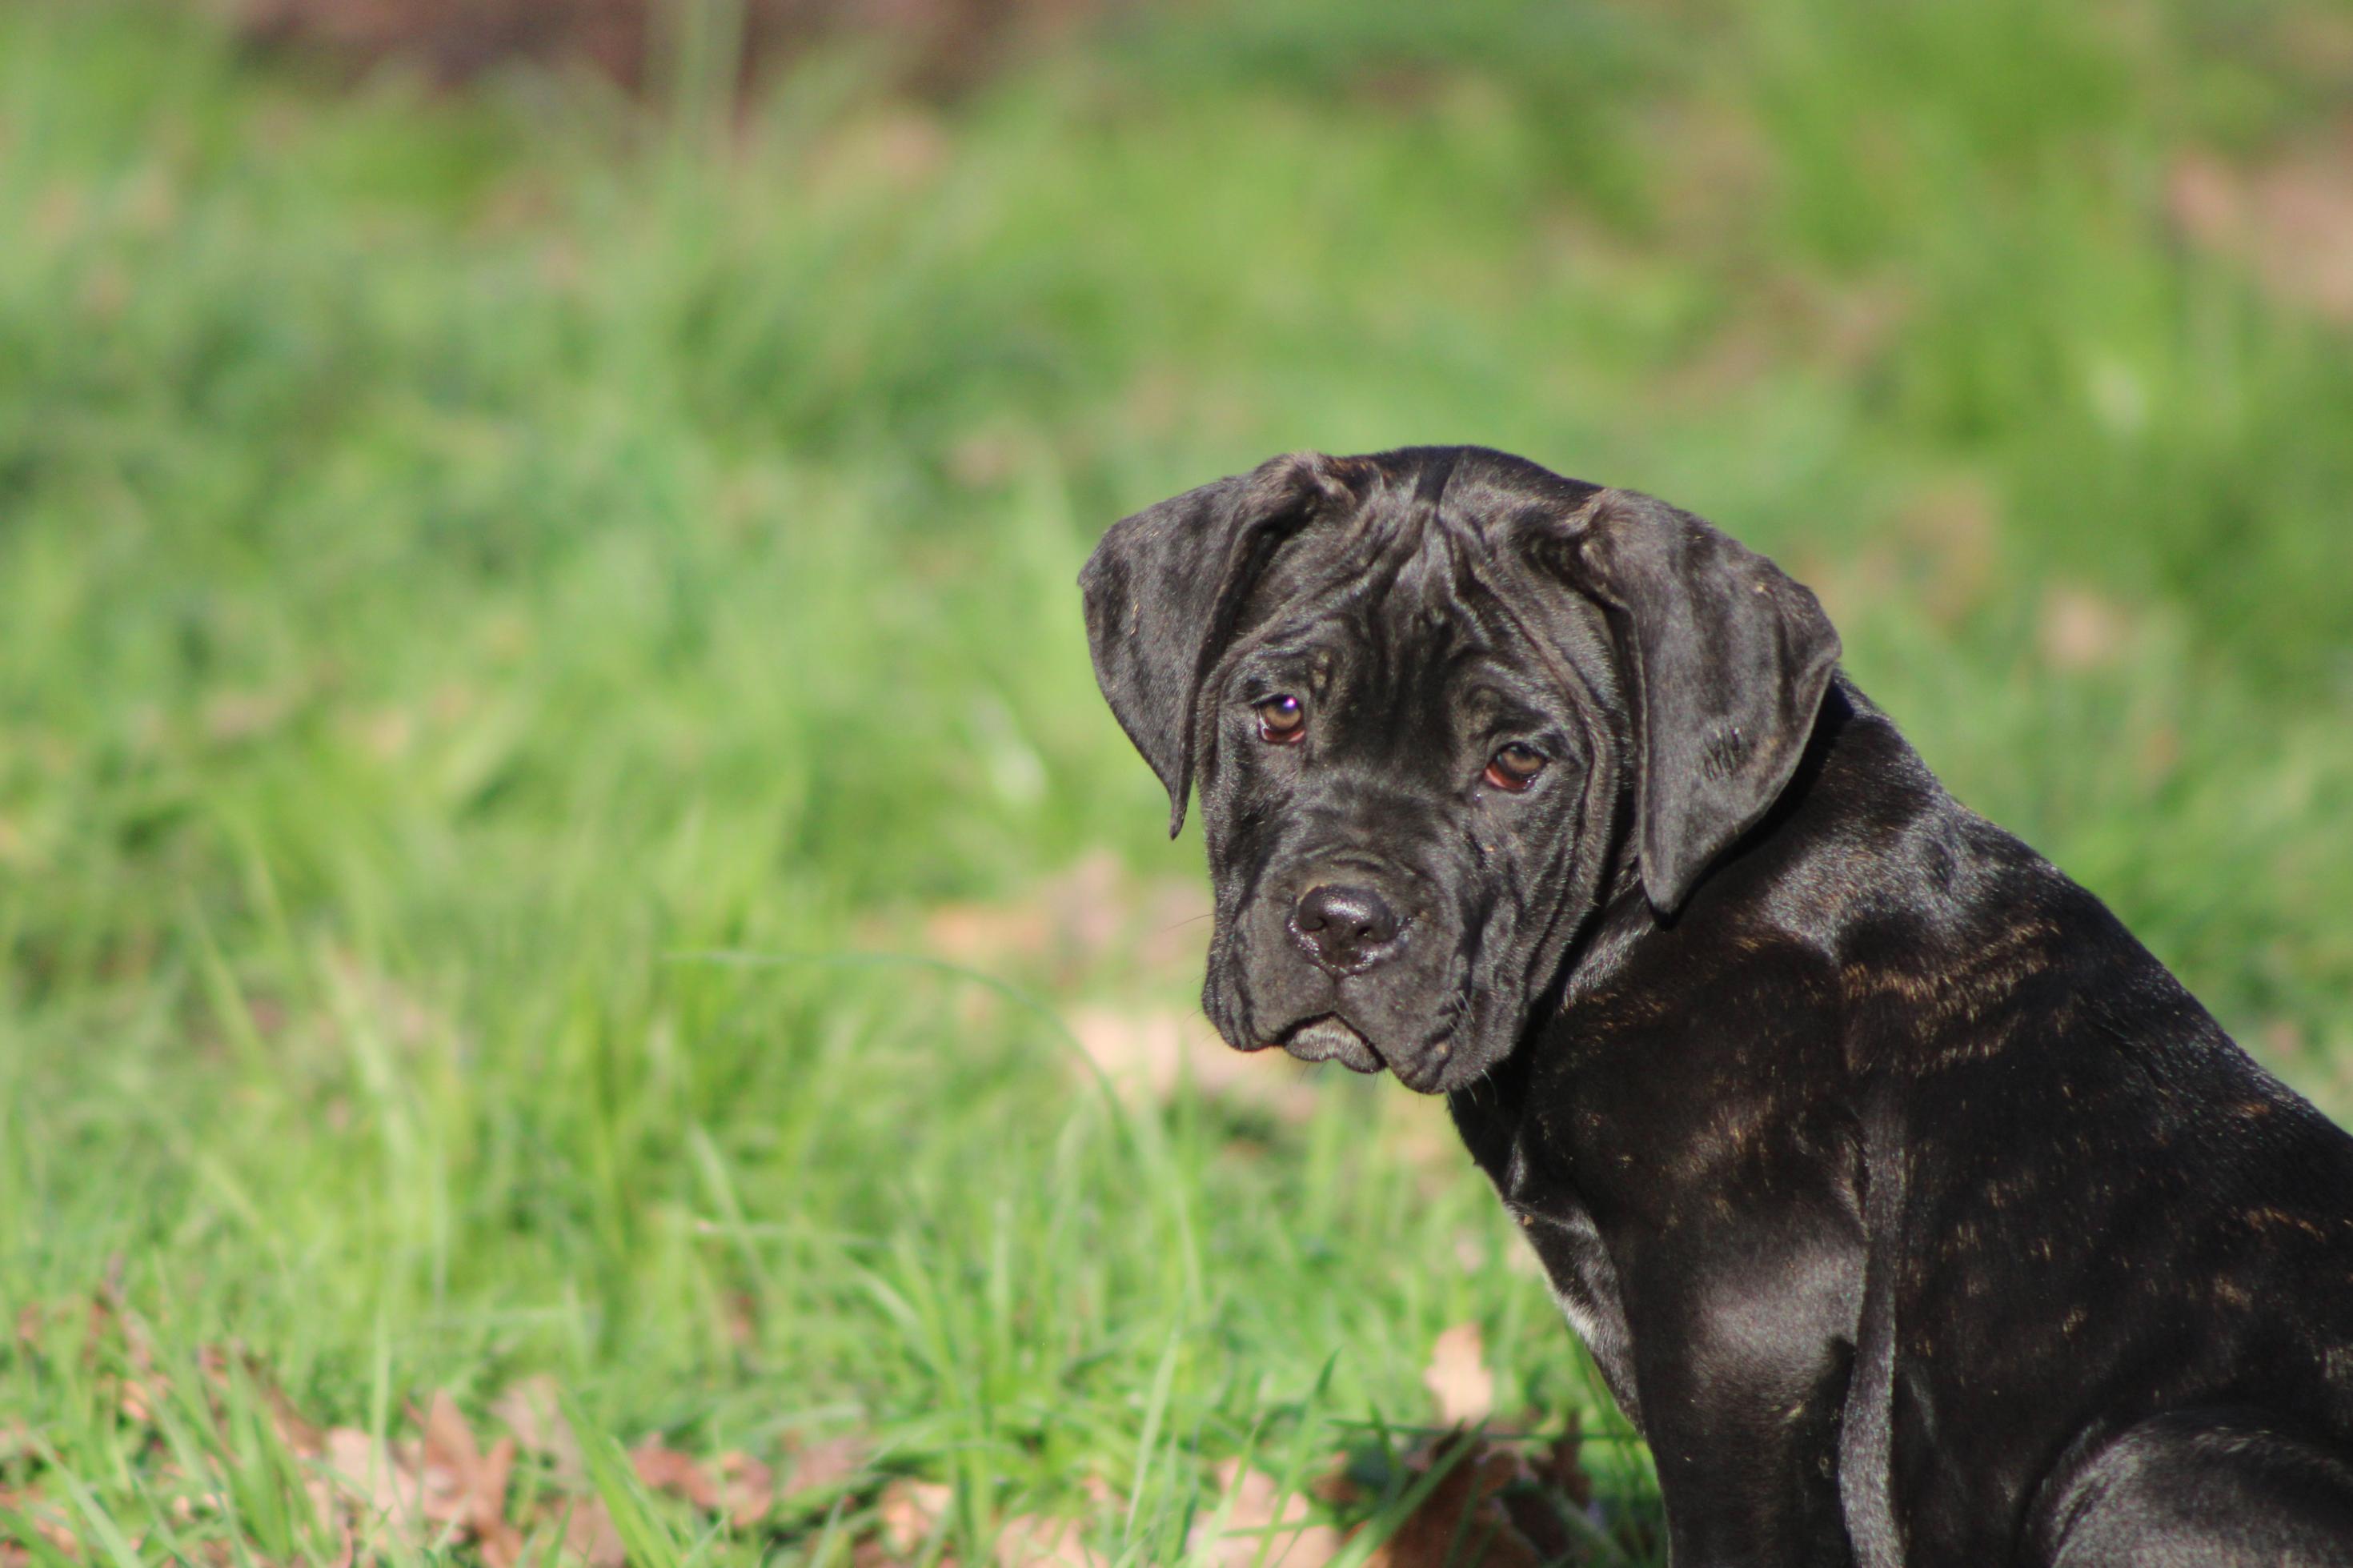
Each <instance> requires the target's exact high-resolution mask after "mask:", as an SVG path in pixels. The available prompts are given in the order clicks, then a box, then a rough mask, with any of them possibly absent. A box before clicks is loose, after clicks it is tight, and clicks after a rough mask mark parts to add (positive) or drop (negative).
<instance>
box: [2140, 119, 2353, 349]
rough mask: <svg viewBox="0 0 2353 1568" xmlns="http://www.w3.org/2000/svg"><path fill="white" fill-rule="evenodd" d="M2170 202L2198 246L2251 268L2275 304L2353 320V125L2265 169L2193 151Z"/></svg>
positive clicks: (2178, 171) (2180, 166) (2178, 167)
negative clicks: (2272, 297)
mask: <svg viewBox="0 0 2353 1568" xmlns="http://www.w3.org/2000/svg"><path fill="white" fill-rule="evenodd" d="M2166 199H2167V206H2168V209H2169V211H2170V214H2171V216H2172V218H2173V222H2174V225H2175V227H2176V228H2179V230H2180V231H2181V232H2182V234H2183V235H2184V236H2185V237H2187V238H2189V240H2190V242H2191V243H2192V244H2194V245H2197V246H2199V247H2200V248H2202V249H2208V250H2211V251H2214V252H2217V253H2219V254H2221V255H2225V256H2229V257H2231V258H2232V260H2235V261H2237V262H2239V263H2240V264H2242V265H2243V266H2245V267H2247V268H2248V269H2249V270H2252V271H2253V273H2254V275H2255V277H2256V279H2257V280H2258V281H2261V282H2262V284H2263V287H2264V288H2265V290H2266V291H2268V292H2270V293H2271V294H2272V295H2273V296H2274V297H2275V298H2278V299H2282V300H2285V301H2287V302H2291V303H2294V304H2297V305H2301V306H2303V307H2305V308H2306V309H2308V310H2310V311H2312V312H2314V313H2316V314H2318V315H2321V316H2324V317H2327V319H2329V320H2331V321H2336V322H2353V127H2348V128H2347V129H2344V130H2340V131H2339V132H2338V133H2337V136H2336V137H2335V139H2334V140H2333V141H2329V142H2326V143H2322V142H2315V143H2307V144H2306V145H2303V146H2298V147H2294V148H2290V149H2288V150H2286V151H2284V152H2282V153H2280V154H2276V155H2274V157H2273V158H2271V159H2270V160H2269V161H2268V162H2266V163H2264V164H2262V165H2261V166H2257V167H2242V166H2237V165H2233V164H2229V163H2225V162H2224V161H2223V160H2222V159H2221V158H2219V157H2217V156H2215V155H2214V154H2211V153H2206V152H2191V153H2187V154H2183V155H2182V156H2181V157H2180V158H2179V160H2177V161H2176V163H2175V164H2174V166H2173V172H2172V176H2171V178H2170V180H2169V181H2168V187H2167V192H2166Z"/></svg>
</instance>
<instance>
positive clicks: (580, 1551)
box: [556, 1497, 629, 1568]
mask: <svg viewBox="0 0 2353 1568" xmlns="http://www.w3.org/2000/svg"><path fill="white" fill-rule="evenodd" d="M556 1509H557V1510H558V1517H560V1518H561V1519H562V1520H563V1521H564V1544H565V1548H566V1549H567V1550H569V1551H571V1552H575V1553H576V1554H577V1555H578V1556H579V1557H580V1558H581V1559H582V1560H583V1561H584V1562H586V1563H587V1564H588V1568H626V1565H627V1563H628V1560H629V1554H628V1549H627V1548H626V1547H624V1546H623V1545H622V1543H621V1532H620V1531H619V1530H618V1529H617V1527H616V1526H615V1525H614V1523H613V1516H612V1514H611V1513H610V1512H609V1511H607V1509H606V1507H605V1499H602V1498H593V1497H592V1498H565V1499H563V1501H562V1502H561V1503H559V1504H557V1505H556Z"/></svg>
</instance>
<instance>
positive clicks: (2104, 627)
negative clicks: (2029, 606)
mask: <svg viewBox="0 0 2353 1568" xmlns="http://www.w3.org/2000/svg"><path fill="white" fill-rule="evenodd" d="M2036 630H2037V632H2038V633H2039V636H2040V641H2041V642H2042V657H2043V658H2044V659H2045V660H2046V661H2048V662H2049V663H2050V664H2051V666H2052V668H2053V669H2057V670H2065V671H2068V672H2070V673H2081V672H2083V671H2086V670H2096V669H2099V668H2101V667H2102V666H2104V665H2107V664H2113V663H2115V662H2116V661H2117V660H2119V659H2121V658H2122V657H2123V656H2124V654H2125V652H2126V647H2127V645H2128V643H2129V642H2130V641H2131V638H2132V631H2133V627H2132V621H2131V620H2130V619H2129V618H2128V617H2127V616H2126V614H2125V612H2124V611H2123V610H2121V609H2117V608H2116V606H2115V605H2113V604H2111V603H2109V602H2108V601H2107V600H2106V599H2102V598H2100V597H2099V596H2098V595H2096V594H2094V593H2089V592H2086V591H2085V590H2084V589H2082V588H2064V587H2062V588H2052V590H2051V591H2050V592H2049V593H2047V594H2045V595H2044V596H2043V599H2042V620H2041V623H2040V625H2039V626H2038V627H2037V628H2036Z"/></svg>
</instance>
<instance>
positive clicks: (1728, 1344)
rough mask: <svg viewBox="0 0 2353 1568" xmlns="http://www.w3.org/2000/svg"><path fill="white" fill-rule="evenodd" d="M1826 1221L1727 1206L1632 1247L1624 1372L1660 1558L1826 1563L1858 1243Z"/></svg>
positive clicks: (1847, 1554)
mask: <svg viewBox="0 0 2353 1568" xmlns="http://www.w3.org/2000/svg"><path fill="white" fill-rule="evenodd" d="M1841 1229H1842V1228H1841V1227H1840V1226H1838V1225H1837V1224H1835V1223H1829V1224H1808V1223H1805V1222H1804V1221H1802V1220H1800V1221H1794V1222H1791V1221H1787V1220H1785V1222H1784V1223H1783V1224H1781V1225H1779V1226H1778V1227H1776V1226H1772V1225H1770V1224H1768V1223H1767V1222H1765V1221H1762V1220H1759V1219H1757V1218H1755V1217H1743V1218H1740V1219H1726V1220H1724V1221H1722V1222H1721V1223H1720V1224H1719V1225H1714V1226H1710V1227H1708V1232H1709V1233H1710V1234H1692V1233H1691V1232H1690V1231H1688V1230H1685V1229H1684V1228H1683V1227H1682V1226H1678V1227H1677V1234H1673V1235H1672V1238H1662V1240H1661V1241H1660V1242H1659V1243H1658V1244H1656V1245H1651V1246H1648V1247H1644V1248H1641V1249H1640V1251H1641V1252H1642V1253H1647V1254H1649V1257H1648V1259H1647V1260H1644V1261H1640V1262H1637V1263H1635V1265H1634V1266H1633V1267H1632V1269H1631V1270H1630V1271H1629V1276H1628V1280H1627V1283H1628V1287H1629V1288H1628V1299H1627V1310H1628V1317H1629V1319H1630V1322H1631V1324H1632V1327H1633V1332H1634V1342H1635V1343H1634V1361H1635V1376H1636V1379H1637V1383H1638V1386H1639V1387H1640V1390H1641V1404H1642V1410H1643V1413H1644V1414H1645V1416H1646V1417H1647V1424H1648V1427H1649V1436H1650V1441H1651V1454H1652V1456H1653V1457H1654V1458H1655V1459H1656V1461H1657V1464H1658V1470H1659V1489H1660V1494H1661V1497H1662V1501H1663V1502H1664V1503H1665V1506H1666V1513H1667V1534H1668V1541H1669V1547H1670V1553H1669V1561H1670V1562H1671V1563H1673V1565H1674V1568H1736V1565H1737V1568H1767V1565H1771V1568H1801V1565H1802V1568H1840V1565H1842V1564H1846V1563H1851V1562H1852V1551H1851V1549H1850V1546H1849V1543H1848V1539H1847V1533H1846V1530H1845V1525H1844V1522H1843V1516H1842V1513H1841V1506H1840V1499H1839V1482H1838V1447H1839V1421H1840V1415H1841V1410H1842V1409H1843V1406H1844V1403H1845V1399H1846V1393H1847V1383H1848V1374H1849V1372H1850V1369H1851V1366H1852V1361H1853V1345H1854V1328H1855V1323H1854V1319H1855V1308H1856V1303H1857V1302H1858V1300H1859V1298H1860V1296H1861V1290H1860V1275H1861V1260H1860V1255H1859V1251H1858V1249H1856V1248H1854V1247H1852V1246H1851V1245H1847V1241H1848V1237H1847V1236H1846V1235H1845V1234H1841Z"/></svg>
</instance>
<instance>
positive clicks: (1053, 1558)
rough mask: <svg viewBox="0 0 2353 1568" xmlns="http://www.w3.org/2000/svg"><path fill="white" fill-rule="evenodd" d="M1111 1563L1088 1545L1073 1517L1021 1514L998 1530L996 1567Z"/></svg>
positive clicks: (1103, 1567)
mask: <svg viewBox="0 0 2353 1568" xmlns="http://www.w3.org/2000/svg"><path fill="white" fill-rule="evenodd" d="M1110 1562H1111V1559H1110V1558H1108V1557H1105V1556H1103V1554H1102V1553H1100V1552H1095V1551H1093V1550H1092V1549H1091V1548H1089V1547H1088V1545H1087V1544H1086V1542H1085V1541H1084V1540H1082V1536H1081V1531H1080V1527H1079V1524H1078V1521H1077V1520H1068V1519H1046V1518H1042V1517H1040V1516H1039V1515H1037V1514H1022V1515H1020V1516H1019V1517H1018V1518H1014V1519H1009V1520H1006V1521H1005V1528H1004V1529H1003V1530H1002V1531H998V1532H997V1568H1107V1565H1108V1564H1109V1563H1110Z"/></svg>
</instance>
